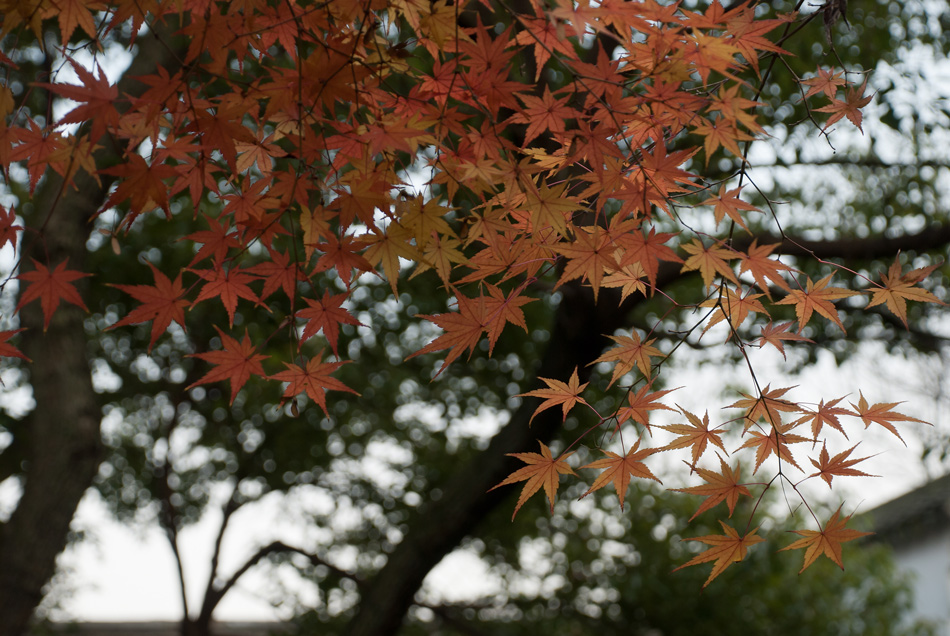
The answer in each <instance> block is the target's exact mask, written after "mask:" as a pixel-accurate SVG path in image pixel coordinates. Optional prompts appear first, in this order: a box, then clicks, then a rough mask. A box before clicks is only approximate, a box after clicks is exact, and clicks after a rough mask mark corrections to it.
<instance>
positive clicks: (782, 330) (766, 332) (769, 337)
mask: <svg viewBox="0 0 950 636" xmlns="http://www.w3.org/2000/svg"><path fill="white" fill-rule="evenodd" d="M793 324H794V323H791V322H783V323H779V324H777V325H776V324H773V323H771V322H770V323H769V324H767V325H765V326H764V327H762V335H761V336H759V339H758V340H756V344H757V345H758V346H759V347H764V346H765V345H767V344H770V345H772V346H773V347H775V348H776V349H778V350H779V352H780V353H781V354H782V358H785V343H784V342H783V341H785V340H798V341H801V342H814V341H813V340H810V339H808V338H806V337H805V336H803V335H801V334H797V333H793V332H791V331H789V330H788V329H789V327H791V326H792V325H793ZM785 359H786V360H787V359H788V358H785Z"/></svg>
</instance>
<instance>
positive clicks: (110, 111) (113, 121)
mask: <svg viewBox="0 0 950 636" xmlns="http://www.w3.org/2000/svg"><path fill="white" fill-rule="evenodd" d="M67 61H68V62H69V65H70V66H72V68H73V71H75V73H76V75H77V76H79V81H80V82H82V86H74V85H71V84H38V86H42V87H44V88H48V89H50V90H51V91H53V92H54V93H57V94H58V95H61V96H63V97H65V98H67V99H71V100H73V101H74V102H79V103H80V104H82V105H80V106H77V107H76V108H74V109H72V110H71V111H69V112H68V113H66V115H65V116H63V118H62V119H60V120H59V122H58V125H63V124H80V123H84V122H87V121H91V122H92V128H91V131H90V138H91V140H92V141H93V142H95V141H97V140H98V139H99V138H100V137H102V135H103V134H105V131H106V128H107V127H108V128H118V127H119V111H117V110H116V108H115V103H116V100H117V99H118V98H119V89H118V88H117V87H116V86H115V85H110V84H109V79H108V78H107V77H106V74H105V73H104V72H103V71H102V67H101V66H99V65H98V64H96V68H97V70H98V71H99V78H98V79H96V77H95V76H94V75H93V74H92V73H90V72H89V71H88V70H86V69H85V68H83V67H82V66H81V65H80V64H78V63H76V62H75V61H74V60H72V59H70V58H67Z"/></svg>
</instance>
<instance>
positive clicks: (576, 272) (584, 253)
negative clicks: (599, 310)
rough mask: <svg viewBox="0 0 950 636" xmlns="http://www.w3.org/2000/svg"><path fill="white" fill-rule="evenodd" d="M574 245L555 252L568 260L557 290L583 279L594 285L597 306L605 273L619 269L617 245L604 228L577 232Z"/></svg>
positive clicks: (559, 245)
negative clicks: (577, 279)
mask: <svg viewBox="0 0 950 636" xmlns="http://www.w3.org/2000/svg"><path fill="white" fill-rule="evenodd" d="M575 236H576V238H575V240H574V242H573V243H560V244H558V245H555V246H554V250H555V251H556V252H557V253H558V254H561V255H563V256H565V257H566V263H565V265H564V272H563V273H562V274H561V277H560V278H559V279H558V281H557V285H556V286H555V289H557V288H558V287H560V286H561V285H563V284H564V283H566V282H567V281H569V280H573V279H575V278H579V277H581V276H583V280H586V281H588V282H590V286H591V287H592V288H593V290H594V302H597V294H598V292H599V291H600V285H601V280H602V279H603V276H604V272H606V271H612V270H615V269H618V268H619V264H618V263H617V260H616V259H615V258H614V252H616V251H617V247H616V245H614V243H613V242H612V241H611V240H610V235H609V234H608V233H606V232H605V231H604V230H603V229H602V228H601V227H599V226H596V225H595V226H593V227H587V226H585V227H579V228H576V231H575Z"/></svg>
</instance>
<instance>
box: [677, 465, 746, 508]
mask: <svg viewBox="0 0 950 636" xmlns="http://www.w3.org/2000/svg"><path fill="white" fill-rule="evenodd" d="M740 470H741V467H740V465H739V464H738V463H737V464H736V467H735V470H733V469H731V468H729V465H728V464H727V463H726V462H725V460H724V459H723V458H722V457H719V472H716V471H714V470H709V469H707V468H696V469H695V471H696V473H697V474H698V475H699V476H700V477H702V478H703V481H705V482H706V483H705V484H701V485H699V486H691V487H689V488H672V489H671V490H673V491H674V492H686V493H689V494H691V495H702V496H703V497H706V499H704V500H703V503H702V504H700V506H699V509H698V510H697V511H696V512H694V513H693V516H692V517H690V518H689V520H690V521H692V520H693V519H695V518H696V517H698V516H699V515H701V514H702V513H704V512H706V511H707V510H709V509H711V508H714V507H716V506H717V505H719V504H720V503H722V502H723V501H725V502H726V505H727V506H728V507H729V516H730V517H731V516H732V513H733V512H734V511H735V509H736V504H737V503H738V502H739V496H740V495H745V496H747V497H751V496H752V493H750V492H749V489H748V488H746V487H745V486H743V485H742V484H740V483H739V482H740V481H741V479H740V477H739V473H740Z"/></svg>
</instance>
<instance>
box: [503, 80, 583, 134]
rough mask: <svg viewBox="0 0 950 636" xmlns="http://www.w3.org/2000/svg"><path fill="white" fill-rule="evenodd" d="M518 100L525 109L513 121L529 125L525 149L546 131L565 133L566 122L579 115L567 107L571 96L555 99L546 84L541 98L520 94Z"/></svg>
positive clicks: (513, 117)
mask: <svg viewBox="0 0 950 636" xmlns="http://www.w3.org/2000/svg"><path fill="white" fill-rule="evenodd" d="M518 99H520V100H521V101H522V103H524V106H525V107H524V109H523V110H522V111H521V112H519V113H516V114H515V115H514V116H512V118H511V121H513V122H516V123H519V124H528V130H527V132H525V136H524V146H525V147H527V146H528V144H530V143H531V141H532V140H534V138H535V137H537V136H538V135H540V134H542V133H543V132H544V131H546V130H549V131H551V132H553V133H562V132H564V130H565V125H566V122H567V121H568V120H569V119H574V118H575V117H577V116H578V115H579V113H578V112H577V111H576V110H575V109H573V108H571V107H570V106H568V105H567V102H568V101H569V100H570V95H566V96H564V97H561V98H555V97H554V96H553V95H552V94H551V89H550V87H549V86H547V85H546V84H545V86H544V93H543V94H542V95H541V97H540V98H538V97H534V96H533V95H521V94H519V95H518Z"/></svg>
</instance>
